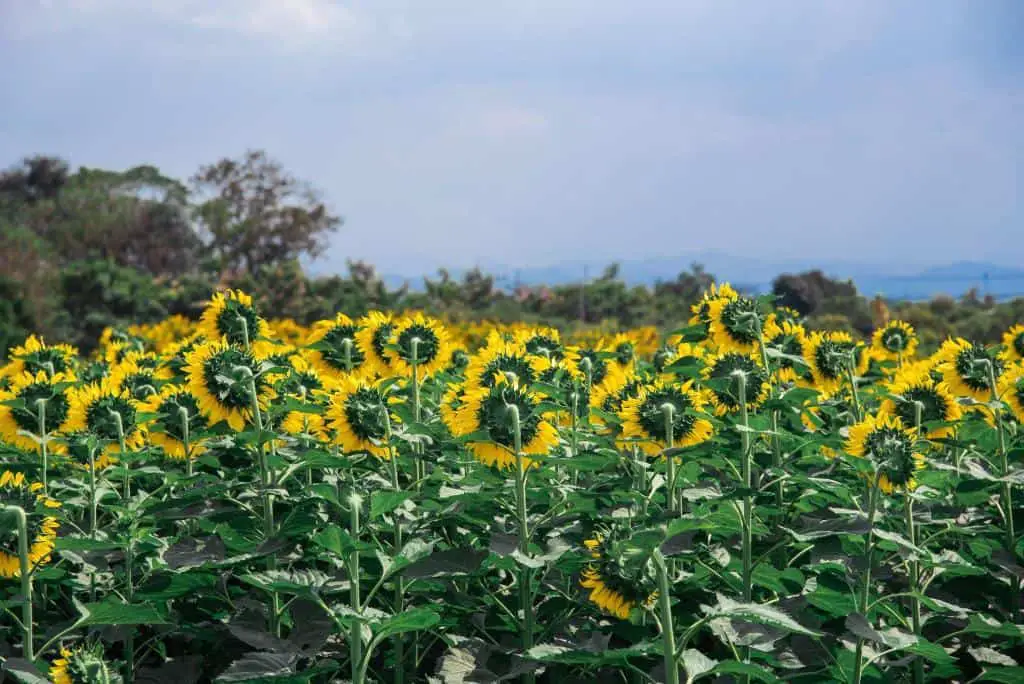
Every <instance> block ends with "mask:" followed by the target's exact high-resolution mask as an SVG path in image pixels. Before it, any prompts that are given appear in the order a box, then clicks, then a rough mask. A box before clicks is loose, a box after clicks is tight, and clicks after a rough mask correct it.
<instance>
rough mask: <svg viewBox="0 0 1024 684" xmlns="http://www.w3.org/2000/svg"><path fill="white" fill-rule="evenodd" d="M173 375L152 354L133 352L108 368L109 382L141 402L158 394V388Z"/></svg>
mask: <svg viewBox="0 0 1024 684" xmlns="http://www.w3.org/2000/svg"><path fill="white" fill-rule="evenodd" d="M172 377H173V374H172V373H171V370H170V369H169V368H167V367H162V366H161V365H160V363H159V359H158V358H157V356H156V355H154V354H142V353H138V352H133V353H131V354H128V355H127V356H126V357H125V358H124V360H122V361H121V362H120V363H117V364H114V365H113V366H111V368H110V373H109V376H108V378H109V382H110V383H111V384H112V385H114V386H115V387H117V388H118V389H120V390H124V391H126V392H128V394H130V395H131V396H132V398H134V399H137V400H139V401H142V400H144V399H146V398H148V397H150V396H152V395H154V394H159V393H160V386H161V385H162V384H163V383H164V382H165V381H167V380H169V379H171V378H172Z"/></svg>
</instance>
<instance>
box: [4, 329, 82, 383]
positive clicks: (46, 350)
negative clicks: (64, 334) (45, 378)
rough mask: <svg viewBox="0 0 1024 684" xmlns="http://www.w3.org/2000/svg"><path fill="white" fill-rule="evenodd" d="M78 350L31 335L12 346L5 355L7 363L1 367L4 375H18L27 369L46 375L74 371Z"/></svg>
mask: <svg viewBox="0 0 1024 684" xmlns="http://www.w3.org/2000/svg"><path fill="white" fill-rule="evenodd" d="M77 356H78V350H77V349H75V348H74V347H72V346H70V345H67V344H55V345H48V344H46V343H45V342H43V339H42V338H41V337H36V336H35V335H31V336H30V337H29V338H28V339H27V340H25V344H23V345H21V346H20V347H14V348H13V349H11V350H10V352H9V353H8V355H7V357H8V359H10V361H9V363H8V364H7V366H6V367H4V369H3V373H4V374H6V375H19V374H21V373H24V372H26V371H28V372H29V373H31V374H32V375H33V376H34V375H36V374H37V373H39V372H40V371H43V372H45V373H46V374H47V375H56V374H57V373H72V372H74V363H75V358H76V357H77Z"/></svg>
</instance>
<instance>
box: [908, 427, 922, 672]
mask: <svg viewBox="0 0 1024 684" xmlns="http://www.w3.org/2000/svg"><path fill="white" fill-rule="evenodd" d="M919 412H920V411H919ZM903 504H904V506H903V512H904V519H905V521H906V526H907V539H908V540H910V543H911V544H912V545H913V546H917V530H916V529H915V528H914V501H913V499H911V498H910V490H909V489H908V490H907V491H906V492H904V495H903ZM908 571H909V575H910V578H909V579H910V592H911V594H912V596H911V597H910V615H911V624H912V625H913V628H914V636H916V637H918V638H920V636H921V601H920V599H919V598H918V597H917V592H918V590H919V584H920V567H919V565H918V562H917V561H916V560H911V561H910V562H909V563H908ZM923 682H924V661H923V660H922V659H921V657H920V656H918V657H916V658H914V684H923Z"/></svg>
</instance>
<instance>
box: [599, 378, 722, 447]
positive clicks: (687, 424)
mask: <svg viewBox="0 0 1024 684" xmlns="http://www.w3.org/2000/svg"><path fill="white" fill-rule="evenodd" d="M666 405H668V406H671V407H672V409H673V410H672V441H673V444H674V445H675V446H677V447H689V446H695V445H697V444H701V443H703V442H706V441H708V440H709V439H711V435H712V433H713V432H714V428H713V427H712V425H711V423H710V421H708V420H705V419H704V418H701V417H700V415H699V412H700V411H701V410H702V409H703V408H704V400H703V398H702V397H701V395H700V393H698V392H697V391H696V390H694V389H693V388H692V384H691V383H690V382H686V383H684V384H681V385H679V384H668V383H665V382H655V383H652V384H649V385H645V386H643V387H641V388H640V391H639V393H638V394H637V396H635V397H633V398H631V399H626V400H625V401H624V402H622V410H621V411H620V413H619V417H620V418H621V419H622V437H623V440H629V441H633V440H635V443H636V444H637V445H638V446H639V447H640V449H641V450H643V452H644V453H646V454H648V455H652V456H653V455H656V454H658V453H660V452H661V451H662V450H663V449H665V448H666V447H667V446H668V432H667V427H668V426H667V425H666V420H665V408H664V407H665V406H666ZM625 443H626V444H628V442H625Z"/></svg>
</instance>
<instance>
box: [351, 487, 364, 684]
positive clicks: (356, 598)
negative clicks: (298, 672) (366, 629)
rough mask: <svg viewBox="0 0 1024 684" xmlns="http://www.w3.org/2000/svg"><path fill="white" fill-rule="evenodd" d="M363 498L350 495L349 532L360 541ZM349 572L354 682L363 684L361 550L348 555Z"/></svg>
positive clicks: (354, 683)
mask: <svg viewBox="0 0 1024 684" xmlns="http://www.w3.org/2000/svg"><path fill="white" fill-rule="evenodd" d="M362 504H363V502H362V498H361V497H360V496H359V495H358V494H356V493H354V492H353V493H352V494H351V495H349V497H348V505H349V523H348V528H349V533H350V534H351V535H352V539H354V540H356V541H358V540H359V535H360V533H361V530H360V521H359V510H360V508H361V507H362ZM348 572H349V604H350V605H351V607H352V610H353V611H354V612H355V615H354V616H353V617H352V627H351V631H350V632H349V641H350V642H351V643H350V644H349V649H350V650H351V654H350V657H351V660H352V684H363V681H364V676H365V673H366V669H365V668H364V667H362V665H363V623H362V620H361V619H360V616H361V615H362V614H363V609H362V602H363V599H362V595H361V593H360V586H359V550H358V549H354V550H353V551H352V552H351V553H350V554H349V557H348Z"/></svg>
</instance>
